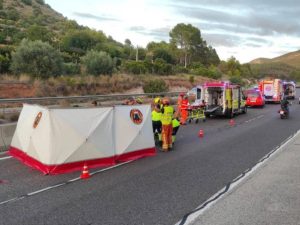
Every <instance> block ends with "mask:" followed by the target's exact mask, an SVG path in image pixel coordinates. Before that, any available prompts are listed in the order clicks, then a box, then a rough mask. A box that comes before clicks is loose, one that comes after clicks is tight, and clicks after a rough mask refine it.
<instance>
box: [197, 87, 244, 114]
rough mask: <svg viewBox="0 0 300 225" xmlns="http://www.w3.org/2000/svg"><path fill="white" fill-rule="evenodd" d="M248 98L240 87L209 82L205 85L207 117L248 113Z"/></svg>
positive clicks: (204, 94)
mask: <svg viewBox="0 0 300 225" xmlns="http://www.w3.org/2000/svg"><path fill="white" fill-rule="evenodd" d="M245 99H246V97H245V96H244V95H243V93H242V90H241V86H240V85H233V84H230V83H229V82H207V83H205V84H204V85H203V100H204V102H205V104H206V111H205V114H206V116H226V117H228V118H232V117H234V116H235V115H238V114H241V113H246V112H247V107H246V101H245Z"/></svg>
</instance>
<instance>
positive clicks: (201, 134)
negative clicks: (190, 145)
mask: <svg viewBox="0 0 300 225" xmlns="http://www.w3.org/2000/svg"><path fill="white" fill-rule="evenodd" d="M198 136H199V137H200V138H202V137H203V136H204V132H203V130H202V129H201V130H199V134H198Z"/></svg>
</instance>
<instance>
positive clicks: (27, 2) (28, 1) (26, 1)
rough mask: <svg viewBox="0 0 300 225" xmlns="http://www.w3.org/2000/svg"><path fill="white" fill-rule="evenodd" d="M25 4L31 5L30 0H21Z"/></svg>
mask: <svg viewBox="0 0 300 225" xmlns="http://www.w3.org/2000/svg"><path fill="white" fill-rule="evenodd" d="M21 2H23V3H24V4H25V5H32V0H21Z"/></svg>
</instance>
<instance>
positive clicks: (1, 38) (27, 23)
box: [0, 0, 78, 45]
mask: <svg viewBox="0 0 300 225" xmlns="http://www.w3.org/2000/svg"><path fill="white" fill-rule="evenodd" d="M68 23H69V22H68V20H67V19H65V18H64V17H63V15H61V14H59V13H58V12H56V11H55V10H53V9H52V8H51V7H50V6H49V5H48V4H45V3H44V1H43V0H0V31H1V33H0V44H7V45H16V44H18V43H19V42H20V41H21V40H22V39H23V38H27V37H28V35H29V30H30V29H32V28H33V26H36V27H37V26H38V27H42V29H40V30H38V32H44V33H45V31H47V32H49V33H53V34H59V33H62V32H63V30H64V28H65V27H66V26H67V25H68ZM75 25H76V26H78V25H77V24H75ZM51 38H54V35H52V36H51ZM46 41H50V40H46Z"/></svg>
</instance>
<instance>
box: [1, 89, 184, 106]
mask: <svg viewBox="0 0 300 225" xmlns="http://www.w3.org/2000/svg"><path fill="white" fill-rule="evenodd" d="M179 93H181V92H160V93H143V94H118V95H85V96H59V97H40V98H6V99H5V98H1V99H0V104H1V103H22V102H39V101H55V100H84V99H114V98H128V97H141V96H146V97H152V98H153V97H156V96H175V95H178V94H179Z"/></svg>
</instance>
